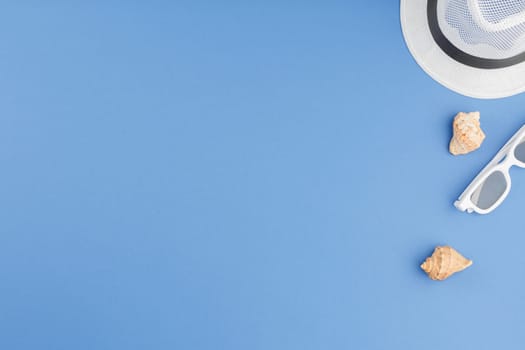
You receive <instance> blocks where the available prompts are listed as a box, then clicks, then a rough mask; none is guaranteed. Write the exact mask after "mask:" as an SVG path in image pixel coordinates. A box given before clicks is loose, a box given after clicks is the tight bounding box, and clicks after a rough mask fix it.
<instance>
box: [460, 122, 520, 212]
mask: <svg viewBox="0 0 525 350" xmlns="http://www.w3.org/2000/svg"><path fill="white" fill-rule="evenodd" d="M524 139H525V125H523V126H522V127H521V128H520V129H519V130H518V131H517V132H516V133H515V134H514V135H512V137H511V138H510V139H509V140H508V141H507V143H505V145H504V146H503V147H501V149H500V150H499V151H498V153H496V155H495V156H494V158H492V160H491V161H490V162H489V163H488V164H487V165H486V166H485V167H484V168H483V169H482V170H481V171H480V172H479V174H478V175H477V176H476V177H475V178H474V180H472V182H471V183H470V184H469V185H468V186H467V188H466V189H465V191H463V193H462V194H461V195H460V196H459V199H458V200H457V201H455V202H454V206H455V207H456V208H457V209H458V210H460V211H466V212H467V213H472V212H476V213H478V214H488V213H490V212H491V211H493V210H494V209H496V208H497V207H498V206H499V205H500V204H501V203H502V202H503V201H504V200H505V198H506V197H507V195H508V194H509V192H510V187H511V179H510V174H509V170H510V168H511V167H512V166H514V165H516V166H518V167H520V168H525V162H522V161H520V160H518V159H517V158H516V156H515V154H514V151H515V150H516V147H517V146H518V145H519V144H521V143H522V141H523V140H524ZM497 171H499V172H501V173H502V174H503V176H504V177H505V181H506V182H507V183H506V185H507V186H506V188H505V191H504V192H503V193H502V194H501V196H500V197H499V198H498V200H497V201H496V202H494V204H492V205H491V206H490V207H489V208H487V209H482V208H479V207H478V206H477V205H476V204H474V203H473V202H472V200H471V197H472V194H473V193H474V192H475V191H476V190H477V188H478V186H480V185H481V184H482V183H483V182H484V181H485V180H486V179H487V178H488V177H489V176H490V175H492V174H494V173H495V172H497Z"/></svg>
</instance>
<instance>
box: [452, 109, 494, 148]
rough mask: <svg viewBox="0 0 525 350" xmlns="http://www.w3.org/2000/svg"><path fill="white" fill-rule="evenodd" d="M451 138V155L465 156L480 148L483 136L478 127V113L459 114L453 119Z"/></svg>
mask: <svg viewBox="0 0 525 350" xmlns="http://www.w3.org/2000/svg"><path fill="white" fill-rule="evenodd" d="M452 126H453V129H454V130H453V136H452V139H451V140H450V145H449V148H448V149H449V151H450V153H452V154H453V155H458V154H467V153H469V152H472V151H474V150H476V149H478V148H479V146H481V143H482V142H483V140H484V139H485V134H484V133H483V130H481V127H480V125H479V112H470V113H463V112H459V113H458V114H457V115H456V117H454V123H453V124H452Z"/></svg>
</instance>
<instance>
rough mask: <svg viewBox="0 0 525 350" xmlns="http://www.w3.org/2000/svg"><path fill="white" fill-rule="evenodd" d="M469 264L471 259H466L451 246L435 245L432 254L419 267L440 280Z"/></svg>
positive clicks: (432, 277)
mask: <svg viewBox="0 0 525 350" xmlns="http://www.w3.org/2000/svg"><path fill="white" fill-rule="evenodd" d="M470 265H472V260H469V259H466V258H465V257H463V255H461V254H459V253H458V252H457V251H456V250H455V249H454V248H452V247H449V246H443V247H436V249H435V250H434V253H432V256H430V257H428V258H427V259H426V260H425V262H424V263H423V264H421V268H422V269H423V271H425V272H426V273H427V274H428V277H430V278H431V279H433V280H439V281H442V280H444V279H446V278H448V277H450V276H451V275H452V274H454V273H456V272H459V271H461V270H464V269H466V268H467V267H469V266H470Z"/></svg>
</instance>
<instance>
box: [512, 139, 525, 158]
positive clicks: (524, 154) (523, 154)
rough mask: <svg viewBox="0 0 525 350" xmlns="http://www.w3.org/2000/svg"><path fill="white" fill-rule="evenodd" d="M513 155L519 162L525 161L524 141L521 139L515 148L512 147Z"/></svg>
mask: <svg viewBox="0 0 525 350" xmlns="http://www.w3.org/2000/svg"><path fill="white" fill-rule="evenodd" d="M514 156H515V157H516V159H517V160H519V161H520V162H522V163H525V141H521V143H520V144H519V145H518V146H516V149H514Z"/></svg>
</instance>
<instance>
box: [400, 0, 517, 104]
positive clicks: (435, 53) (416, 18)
mask: <svg viewBox="0 0 525 350" xmlns="http://www.w3.org/2000/svg"><path fill="white" fill-rule="evenodd" d="M427 2H428V1H427V0H401V9H400V15H401V28H402V31H403V36H404V38H405V42H406V45H407V47H408V49H409V50H410V53H411V54H412V56H413V57H414V59H415V60H416V62H417V63H418V64H419V66H421V68H423V70H424V71H425V72H426V73H427V74H428V75H430V76H431V77H432V78H433V79H434V80H436V81H437V82H439V83H440V84H442V85H444V86H446V87H447V88H449V89H451V90H453V91H455V92H457V93H460V94H462V95H466V96H470V97H475V98H483V99H489V98H501V97H507V96H512V95H515V94H518V93H520V92H523V91H525V62H522V63H518V64H515V65H512V66H508V67H504V68H497V69H482V68H475V67H471V66H468V65H466V64H463V63H460V62H458V61H456V60H454V59H453V58H451V57H450V56H448V55H447V54H446V53H445V52H444V51H443V50H442V49H441V48H440V47H439V46H438V44H437V43H436V42H435V40H434V38H433V36H432V33H431V32H430V27H429V24H428V17H427Z"/></svg>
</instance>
